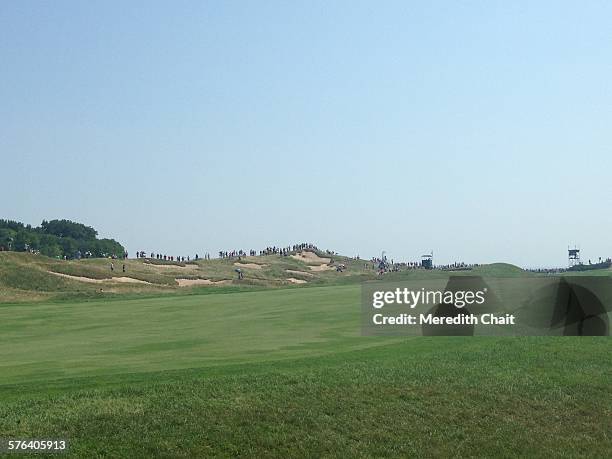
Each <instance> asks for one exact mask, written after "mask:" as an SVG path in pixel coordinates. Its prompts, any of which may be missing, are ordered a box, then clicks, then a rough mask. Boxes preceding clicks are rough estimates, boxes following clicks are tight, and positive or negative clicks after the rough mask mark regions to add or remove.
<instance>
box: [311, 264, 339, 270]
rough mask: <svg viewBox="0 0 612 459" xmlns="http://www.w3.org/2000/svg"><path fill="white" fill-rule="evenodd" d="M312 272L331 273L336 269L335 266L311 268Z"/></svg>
mask: <svg viewBox="0 0 612 459" xmlns="http://www.w3.org/2000/svg"><path fill="white" fill-rule="evenodd" d="M309 268H310V270H311V271H329V270H331V269H336V268H335V267H334V266H329V265H318V266H309Z"/></svg>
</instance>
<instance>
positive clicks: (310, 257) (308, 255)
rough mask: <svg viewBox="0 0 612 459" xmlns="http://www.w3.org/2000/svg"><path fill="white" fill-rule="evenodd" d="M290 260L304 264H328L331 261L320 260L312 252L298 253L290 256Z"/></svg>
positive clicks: (329, 259)
mask: <svg viewBox="0 0 612 459" xmlns="http://www.w3.org/2000/svg"><path fill="white" fill-rule="evenodd" d="M291 258H295V259H296V260H300V261H305V262H306V263H320V264H328V263H329V262H330V261H331V258H322V257H320V256H318V255H317V254H316V253H314V252H300V253H298V254H297V255H291Z"/></svg>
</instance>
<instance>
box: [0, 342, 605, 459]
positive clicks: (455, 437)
mask: <svg viewBox="0 0 612 459" xmlns="http://www.w3.org/2000/svg"><path fill="white" fill-rule="evenodd" d="M608 343H609V341H608V340H606V339H603V340H602V339H597V338H588V339H584V338H583V339H577V338H523V339H510V338H506V339H503V338H471V339H462V338H455V339H453V338H437V339H436V338H422V339H415V340H412V341H405V342H402V343H396V344H389V345H383V346H378V347H374V348H370V349H366V350H360V351H348V352H340V353H334V354H330V355H327V356H324V357H316V358H313V357H310V358H302V359H295V360H282V361H277V362H261V363H259V364H257V365H254V364H244V365H238V366H227V367H222V368H217V369H215V370H204V369H202V370H183V371H179V372H159V373H148V374H141V375H137V374H127V375H124V376H122V377H117V378H116V379H115V380H113V379H112V378H106V379H105V380H102V381H98V380H97V379H92V378H85V379H71V380H67V381H65V382H64V385H63V386H61V385H59V386H55V387H53V386H51V387H49V386H48V385H46V384H31V385H28V384H25V385H23V386H21V387H20V388H19V391H20V394H19V395H14V396H13V397H6V396H4V398H5V400H4V401H3V403H2V405H1V407H0V429H1V430H2V432H3V434H4V436H5V437H7V436H8V437H65V438H68V439H69V441H70V448H71V450H70V454H69V455H71V456H74V457H93V456H115V457H116V456H121V457H142V456H165V457H168V456H189V457H194V456H200V457H202V456H207V457H208V456H247V457H283V458H285V457H304V456H308V457H320V456H331V457H373V456H375V457H397V456H403V457H406V456H418V457H423V456H430V457H431V456H436V457H450V456H453V457H456V456H478V457H558V456H563V457H609V454H610V451H612V438H611V437H610V432H611V431H612V421H611V419H612V402H611V400H612V399H611V397H610V387H609V385H610V361H609V352H610V346H609V344H608ZM178 355H180V354H177V356H178ZM11 390H12V391H13V392H12V393H13V394H16V391H17V390H18V389H17V388H12V389H11ZM11 390H9V392H10V391H11ZM3 393H4V394H6V393H7V391H6V390H5V391H4V392H3Z"/></svg>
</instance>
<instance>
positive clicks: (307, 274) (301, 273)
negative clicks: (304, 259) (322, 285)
mask: <svg viewBox="0 0 612 459" xmlns="http://www.w3.org/2000/svg"><path fill="white" fill-rule="evenodd" d="M285 271H286V272H288V273H289V274H297V275H298V276H308V277H312V276H314V274H311V273H307V272H305V271H294V270H293V269H286V270H285Z"/></svg>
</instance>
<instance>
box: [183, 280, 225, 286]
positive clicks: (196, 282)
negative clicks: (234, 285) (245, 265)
mask: <svg viewBox="0 0 612 459" xmlns="http://www.w3.org/2000/svg"><path fill="white" fill-rule="evenodd" d="M176 281H177V282H178V285H179V287H192V286H194V285H223V284H227V283H230V282H231V280H229V279H227V280H220V281H212V280H210V279H176Z"/></svg>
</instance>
